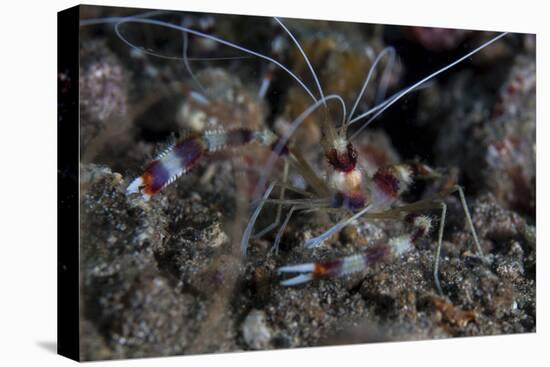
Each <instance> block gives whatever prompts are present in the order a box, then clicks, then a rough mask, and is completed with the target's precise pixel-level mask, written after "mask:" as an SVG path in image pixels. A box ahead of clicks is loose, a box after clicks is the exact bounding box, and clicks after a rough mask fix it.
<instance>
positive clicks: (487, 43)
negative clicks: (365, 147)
mask: <svg viewBox="0 0 550 367" xmlns="http://www.w3.org/2000/svg"><path fill="white" fill-rule="evenodd" d="M507 34H508V32H503V33H501V34H499V35H498V36H496V37H494V38H492V39H490V40H489V41H487V42H485V43H484V44H482V45H481V46H479V47H477V48H476V49H474V50H472V51H470V52H468V53H467V54H466V55H464V56H462V57H461V58H459V59H458V60H455V61H453V62H452V63H450V64H448V65H446V66H444V67H442V68H441V69H439V70H437V71H436V72H434V73H432V74H430V75H428V76H427V77H425V78H423V79H421V80H420V81H418V82H416V83H414V84H413V85H411V86H410V87H408V88H406V89H405V90H403V91H402V92H400V93H399V94H398V95H397V96H395V97H392V98H391V99H390V100H389V102H388V103H387V104H385V105H384V107H382V108H381V109H379V110H378V112H376V113H375V114H374V116H372V117H371V118H370V119H369V120H368V121H367V122H366V123H365V124H364V125H363V126H361V128H359V130H357V131H356V132H355V133H354V134H353V135H352V136H351V138H350V139H353V138H354V137H355V136H357V135H358V134H359V133H360V132H361V131H362V130H363V129H364V128H365V127H367V126H368V125H369V124H370V123H371V122H372V121H373V120H374V119H376V118H377V117H378V116H380V114H382V113H383V112H384V111H386V110H387V109H388V108H389V107H390V106H391V105H393V104H394V103H395V102H397V101H398V100H400V99H401V98H403V97H404V96H405V95H407V94H408V93H409V92H411V91H412V90H414V89H416V88H418V87H419V86H420V85H422V84H424V83H426V82H427V81H429V80H431V79H433V78H435V77H436V76H437V75H439V74H441V73H443V72H444V71H446V70H448V69H450V68H452V67H453V66H455V65H456V64H459V63H461V62H462V61H464V60H466V59H467V58H469V57H471V56H472V55H474V54H476V53H478V52H479V51H481V50H483V49H484V48H485V47H487V46H489V45H491V44H492V43H494V42H496V41H498V40H499V39H501V38H502V37H504V36H506V35H507ZM365 116H366V113H365V114H362V115H360V116H357V117H356V118H355V119H353V120H352V121H350V122H349V124H348V125H350V124H352V123H353V122H355V121H357V120H360V119H362V118H364V117H365Z"/></svg>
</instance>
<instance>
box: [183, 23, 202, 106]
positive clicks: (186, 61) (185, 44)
mask: <svg viewBox="0 0 550 367" xmlns="http://www.w3.org/2000/svg"><path fill="white" fill-rule="evenodd" d="M181 22H182V23H181V24H182V25H183V18H182V21H181ZM188 46H189V35H188V34H187V33H186V32H182V57H183V65H184V66H185V69H186V70H187V73H188V74H189V75H191V78H192V79H193V81H194V82H195V84H196V85H197V86H198V87H199V89H200V90H201V92H202V95H203V96H206V95H207V93H206V90H205V89H204V87H203V85H202V83H201V82H200V80H199V79H198V78H197V76H196V75H195V73H193V70H191V65H190V64H189V59H188V57H187V49H188ZM207 102H208V100H207Z"/></svg>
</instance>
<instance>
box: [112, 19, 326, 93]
mask: <svg viewBox="0 0 550 367" xmlns="http://www.w3.org/2000/svg"><path fill="white" fill-rule="evenodd" d="M126 23H142V24H149V25H156V26H159V27H164V28H169V29H174V30H178V31H181V32H186V33H189V34H193V35H195V36H199V37H203V38H206V39H209V40H211V41H214V42H217V43H220V44H222V45H225V46H228V47H231V48H234V49H237V50H239V51H242V52H245V53H248V54H250V55H253V56H256V57H259V58H260V59H264V60H267V61H269V62H271V63H273V64H275V65H277V66H278V67H280V68H281V69H283V70H284V71H285V72H286V73H288V75H290V76H291V77H292V78H293V79H294V80H296V81H297V82H298V84H300V86H301V87H302V88H304V90H305V91H306V92H307V94H308V95H309V96H310V97H311V98H312V99H313V101H315V102H317V98H316V97H315V95H314V94H313V93H312V92H311V90H309V88H308V87H307V86H306V85H305V84H304V82H302V80H301V79H300V78H298V76H296V74H294V73H293V72H292V71H290V70H289V69H288V68H287V67H286V66H284V65H283V64H281V63H280V62H279V61H277V60H275V59H273V58H271V57H269V56H266V55H263V54H261V53H259V52H256V51H253V50H250V49H248V48H246V47H242V46H239V45H237V44H235V43H232V42H229V41H226V40H224V39H222V38H218V37H216V36H212V35H209V34H206V33H203V32H200V31H197V30H194V29H191V28H187V27H184V26H180V25H177V24H172V23H169V22H164V21H161V20H156V19H145V18H137V17H125V18H122V19H121V20H120V21H119V22H117V23H116V24H115V32H116V34H117V36H118V37H119V38H120V40H122V42H124V43H125V44H126V45H128V46H129V47H131V48H133V49H137V50H139V51H143V49H142V48H140V47H138V46H136V45H135V44H133V43H132V42H130V41H128V39H126V38H125V37H124V36H123V35H122V34H121V32H120V29H119V28H120V26H121V25H123V24H126Z"/></svg>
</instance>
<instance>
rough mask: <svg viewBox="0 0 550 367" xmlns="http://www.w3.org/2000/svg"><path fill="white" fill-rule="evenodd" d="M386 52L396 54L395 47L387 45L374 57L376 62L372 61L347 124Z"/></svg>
mask: <svg viewBox="0 0 550 367" xmlns="http://www.w3.org/2000/svg"><path fill="white" fill-rule="evenodd" d="M386 54H390V55H392V56H395V49H394V48H393V47H386V48H385V49H383V50H382V51H381V52H380V53H379V54H378V56H376V58H375V59H374V62H373V63H372V65H371V67H370V69H369V73H368V74H367V78H366V79H365V82H364V83H363V87H362V88H361V92H359V94H358V95H357V99H356V100H355V103H354V104H353V107H352V109H351V111H350V113H349V116H348V119H347V124H348V125H349V124H350V120H351V119H352V118H353V114H354V113H355V109H356V108H357V106H358V105H359V101H360V100H361V98H363V94H364V93H365V91H366V90H367V86H368V85H369V82H370V79H371V78H372V75H373V74H374V70H376V66H378V63H379V62H380V60H382V58H383V57H384V56H385V55H386Z"/></svg>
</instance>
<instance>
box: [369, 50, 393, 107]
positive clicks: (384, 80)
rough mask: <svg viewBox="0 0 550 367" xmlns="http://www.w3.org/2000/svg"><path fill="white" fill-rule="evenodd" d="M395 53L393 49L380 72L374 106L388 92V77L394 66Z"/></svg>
mask: <svg viewBox="0 0 550 367" xmlns="http://www.w3.org/2000/svg"><path fill="white" fill-rule="evenodd" d="M395 59H396V53H395V49H394V51H393V52H392V53H391V54H390V56H389V60H388V62H387V64H386V65H385V66H384V71H383V72H382V77H381V78H380V83H379V85H378V90H377V92H376V95H375V98H374V104H375V105H377V104H379V103H380V102H381V101H383V100H384V97H385V96H386V91H387V90H388V84H389V83H390V76H391V73H392V71H393V66H394V65H395Z"/></svg>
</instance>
